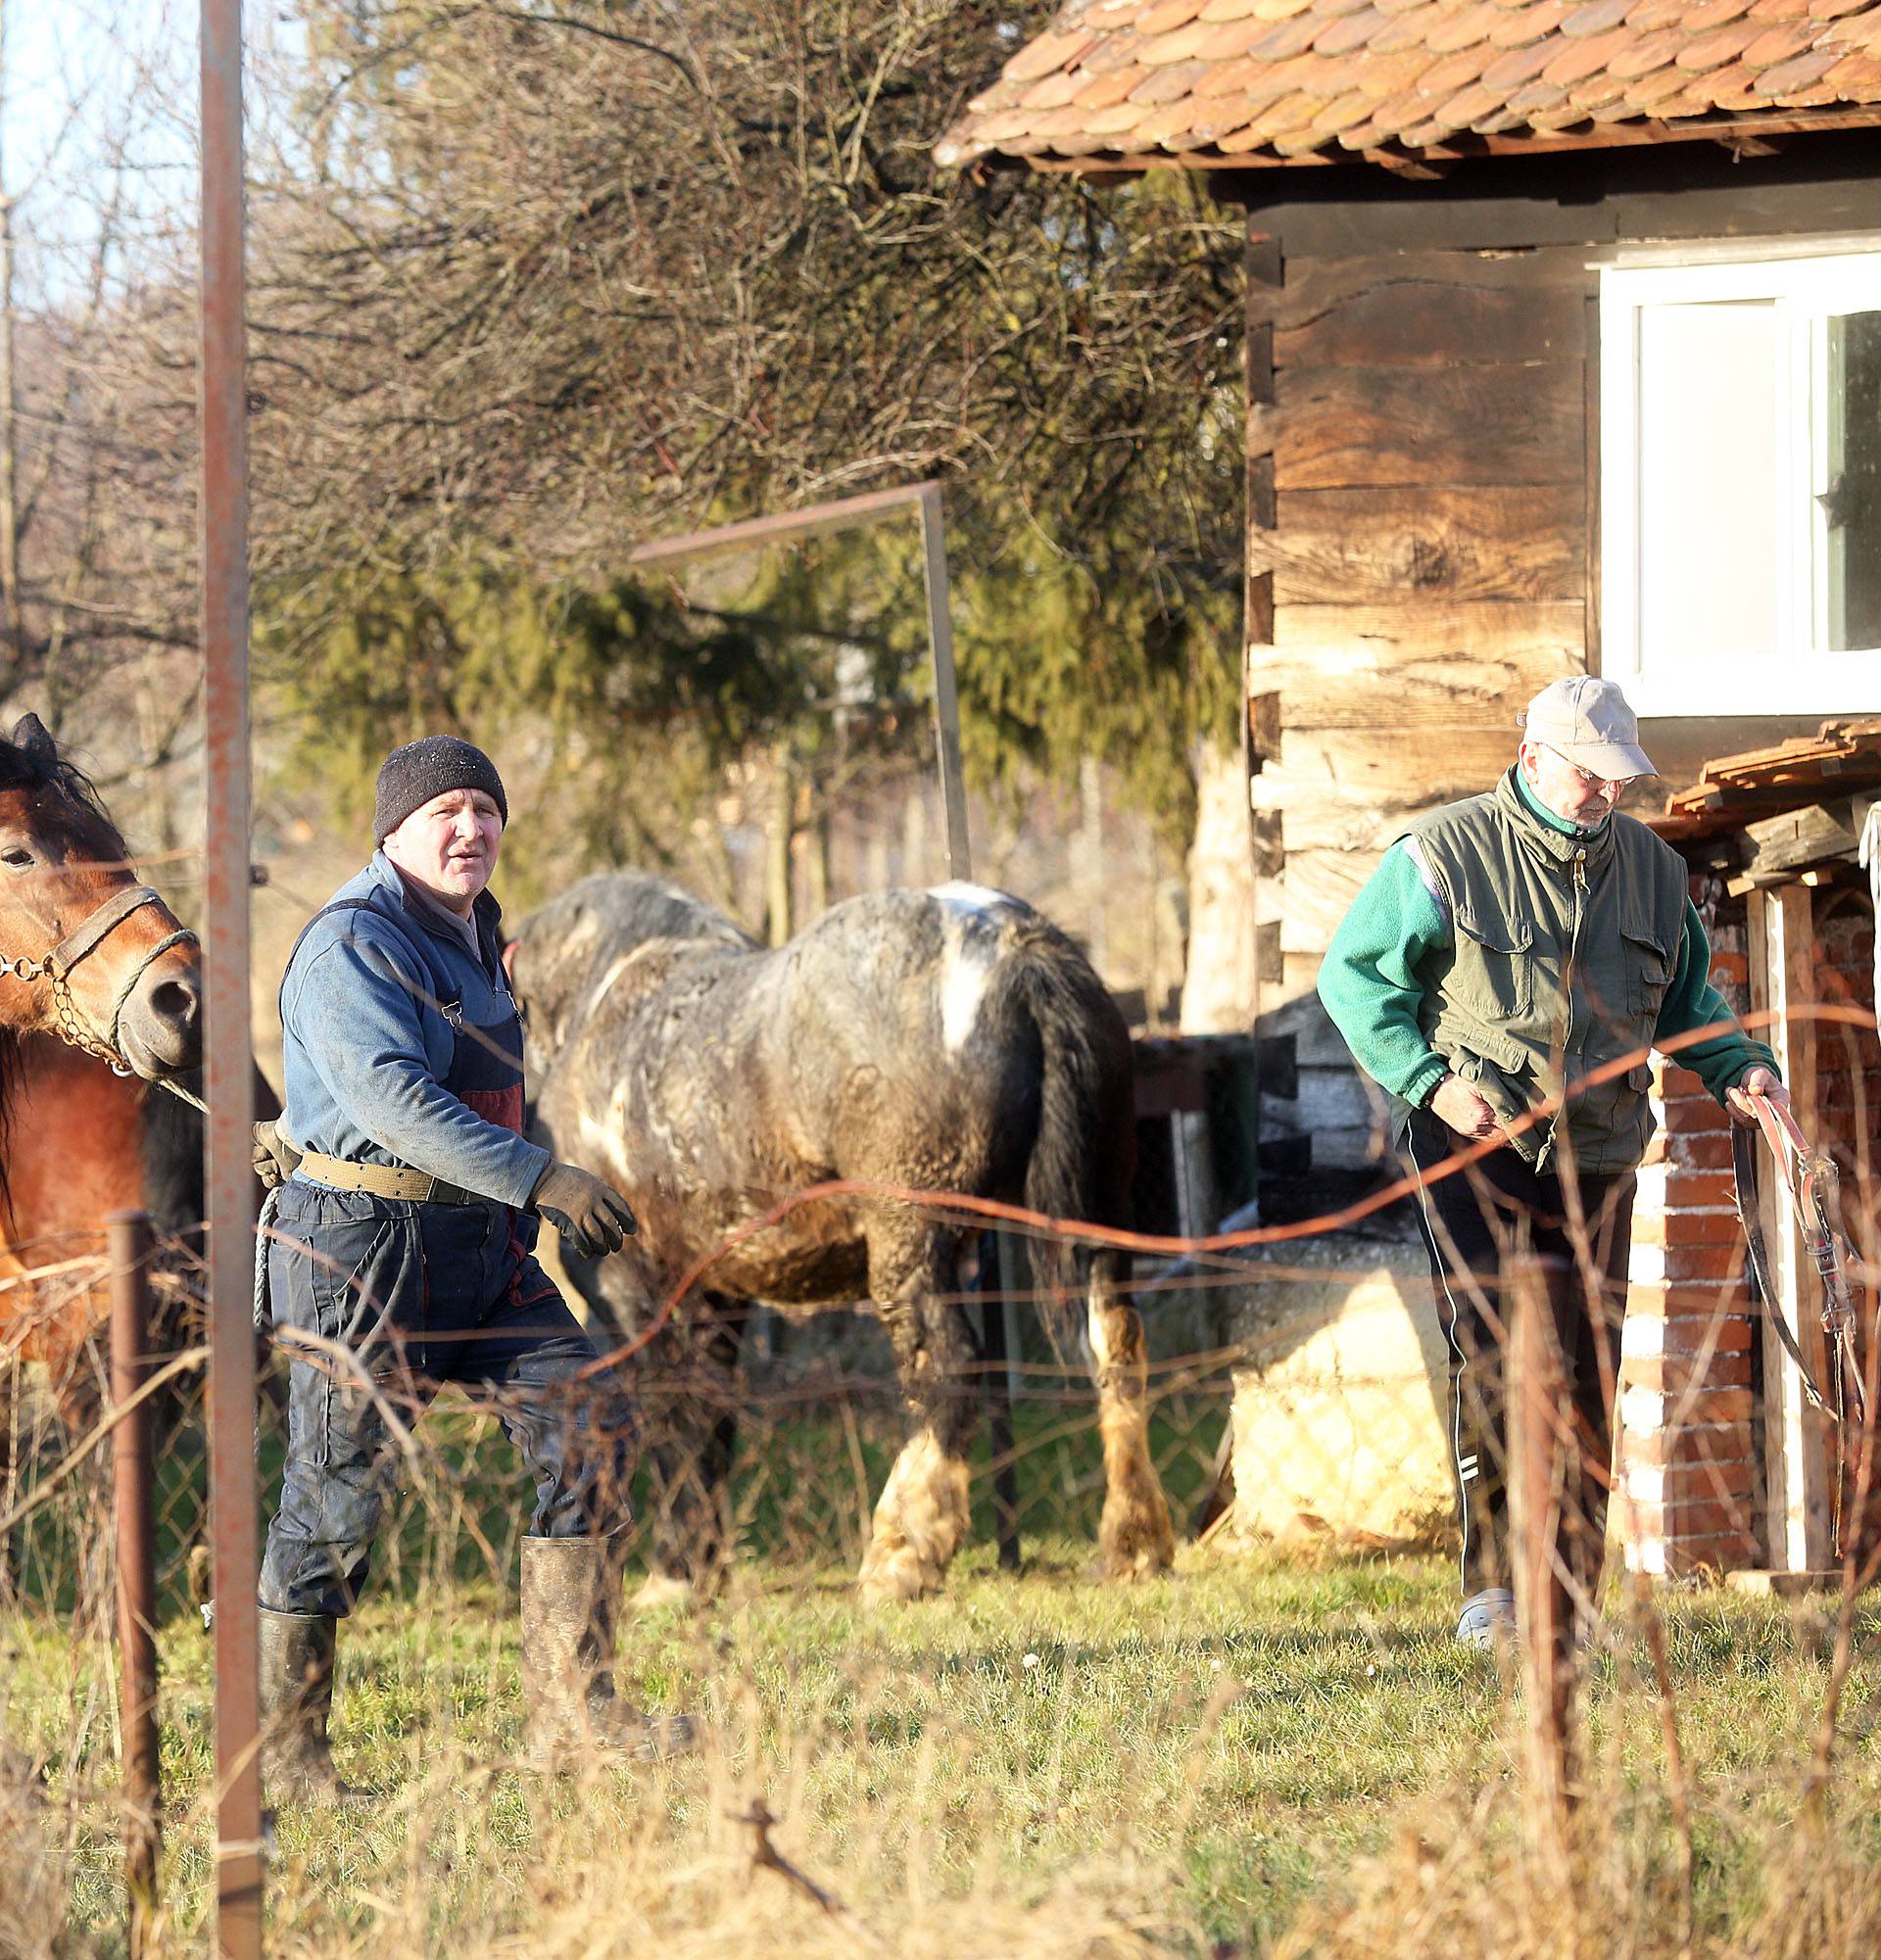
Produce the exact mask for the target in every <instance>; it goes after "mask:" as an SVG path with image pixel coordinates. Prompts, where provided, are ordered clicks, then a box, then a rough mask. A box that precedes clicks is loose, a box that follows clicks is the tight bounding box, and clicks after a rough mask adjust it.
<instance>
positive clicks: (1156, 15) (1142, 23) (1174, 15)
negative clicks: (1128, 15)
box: [1136, 0, 1202, 34]
mask: <svg viewBox="0 0 1881 1960" xmlns="http://www.w3.org/2000/svg"><path fill="white" fill-rule="evenodd" d="M1201 11H1202V0H1156V4H1155V5H1154V6H1153V7H1151V8H1150V9H1149V10H1148V11H1147V12H1146V13H1142V14H1138V15H1137V17H1136V31H1137V32H1138V33H1139V34H1167V33H1171V32H1173V31H1174V30H1175V29H1176V28H1178V27H1185V26H1187V25H1188V24H1189V23H1190V22H1191V21H1192V20H1194V18H1195V16H1196V15H1197V14H1199V13H1200V12H1201Z"/></svg>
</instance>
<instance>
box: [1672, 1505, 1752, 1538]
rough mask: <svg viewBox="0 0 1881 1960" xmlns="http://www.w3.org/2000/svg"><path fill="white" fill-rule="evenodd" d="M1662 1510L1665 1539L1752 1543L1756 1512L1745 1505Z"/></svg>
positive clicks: (1677, 1507) (1684, 1507) (1696, 1506)
mask: <svg viewBox="0 0 1881 1960" xmlns="http://www.w3.org/2000/svg"><path fill="white" fill-rule="evenodd" d="M1666 1509H1667V1511H1668V1512H1669V1513H1670V1516H1669V1518H1668V1521H1667V1522H1668V1528H1667V1530H1666V1533H1665V1536H1666V1537H1667V1538H1671V1537H1677V1538H1680V1539H1684V1540H1688V1541H1689V1540H1691V1539H1693V1538H1701V1537H1703V1538H1713V1537H1714V1538H1722V1539H1727V1540H1729V1539H1733V1538H1735V1539H1736V1540H1738V1541H1739V1542H1740V1543H1743V1542H1746V1541H1751V1540H1753V1539H1754V1538H1755V1534H1756V1531H1757V1508H1756V1506H1754V1505H1752V1504H1750V1503H1749V1502H1748V1501H1740V1502H1736V1503H1733V1502H1732V1501H1731V1500H1729V1499H1724V1500H1722V1501H1713V1502H1712V1503H1710V1504H1673V1505H1668V1506H1666Z"/></svg>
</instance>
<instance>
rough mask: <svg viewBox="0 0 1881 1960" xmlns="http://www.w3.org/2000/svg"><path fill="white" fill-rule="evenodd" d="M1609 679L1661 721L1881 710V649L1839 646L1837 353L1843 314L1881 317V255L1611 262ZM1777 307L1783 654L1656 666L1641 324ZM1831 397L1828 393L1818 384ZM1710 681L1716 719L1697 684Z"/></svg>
mask: <svg viewBox="0 0 1881 1960" xmlns="http://www.w3.org/2000/svg"><path fill="white" fill-rule="evenodd" d="M1599 271H1600V347H1601V362H1600V366H1601V387H1600V458H1601V461H1600V539H1601V593H1602V601H1601V614H1602V617H1601V622H1600V625H1601V633H1600V644H1601V668H1602V671H1603V672H1604V673H1605V674H1606V675H1608V676H1609V677H1610V678H1611V679H1614V680H1616V681H1618V682H1620V683H1621V685H1622V686H1624V687H1625V689H1626V691H1627V694H1628V697H1629V698H1630V699H1632V700H1633V702H1634V704H1635V706H1636V707H1637V709H1638V711H1639V712H1640V713H1641V714H1643V715H1647V716H1664V715H1689V714H1692V713H1694V712H1703V713H1706V714H1712V715H1791V716H1795V715H1833V714H1844V713H1849V712H1864V711H1865V712H1873V711H1874V710H1875V708H1876V707H1877V706H1881V648H1859V649H1852V650H1849V651H1845V652H1831V651H1829V650H1828V649H1827V646H1826V641H1827V638H1828V634H1827V631H1826V626H1827V608H1828V582H1827V549H1826V547H1827V518H1826V514H1825V513H1824V511H1823V509H1822V506H1821V504H1820V503H1819V502H1817V501H1816V499H1817V496H1818V493H1819V492H1820V491H1822V490H1823V489H1824V488H1826V482H1825V471H1826V469H1827V455H1828V444H1827V419H1828V409H1829V404H1828V394H1827V387H1826V383H1827V379H1828V376H1827V349H1828V320H1829V318H1830V316H1831V314H1834V313H1845V312H1860V311H1881V245H1876V246H1873V247H1866V248H1863V249H1857V250H1852V251H1837V252H1833V253H1823V254H1817V255H1810V256H1783V257H1775V258H1770V257H1764V258H1758V259H1736V258H1724V259H1718V260H1710V259H1708V260H1706V261H1704V262H1701V263H1692V262H1686V263H1656V264H1651V265H1618V266H1616V265H1602V266H1601V267H1600V268H1599ZM1729 301H1768V302H1770V303H1771V304H1772V306H1773V307H1774V309H1775V311H1776V320H1777V344H1778V348H1779V360H1780V362H1781V365H1780V368H1779V373H1778V400H1779V403H1780V405H1781V409H1780V412H1781V415H1782V423H1781V426H1780V427H1779V429H1778V431H1777V437H1778V440H1777V444H1776V452H1777V456H1778V467H1779V468H1780V469H1781V471H1782V472H1783V481H1782V484H1781V486H1780V490H1779V499H1778V507H1779V508H1780V509H1782V510H1785V511H1787V512H1790V513H1792V515H1791V518H1790V521H1789V522H1788V523H1786V524H1785V525H1784V526H1783V527H1782V531H1781V534H1780V535H1779V536H1778V538H1777V539H1776V540H1775V565H1774V570H1775V576H1776V580H1777V592H1778V608H1777V644H1776V645H1773V646H1771V647H1770V648H1769V649H1768V655H1767V657H1766V658H1762V659H1756V660H1754V661H1730V662H1724V663H1720V664H1718V665H1715V666H1712V665H1708V664H1706V663H1704V662H1702V661H1701V660H1699V659H1696V658H1693V657H1691V656H1687V657H1686V658H1685V659H1684V660H1683V661H1682V662H1680V663H1666V662H1662V664H1661V665H1660V666H1659V667H1658V669H1657V670H1656V669H1655V666H1654V663H1653V661H1652V658H1651V649H1650V648H1646V647H1642V645H1640V621H1641V613H1642V604H1641V599H1642V594H1641V587H1640V563H1639V544H1640V523H1641V514H1642V505H1643V502H1644V499H1643V496H1642V486H1641V483H1640V442H1639V406H1640V368H1639V362H1640V331H1639V329H1640V318H1641V314H1642V312H1643V311H1644V310H1645V309H1646V308H1648V307H1652V306H1669V305H1680V304H1684V305H1698V304H1705V303H1708V302H1709V303H1717V302H1729ZM1818 377H1819V378H1820V379H1821V381H1822V382H1823V384H1824V385H1823V386H1820V387H1818V386H1815V385H1814V383H1815V381H1816V380H1817V378H1818ZM1700 679H1702V682H1703V690H1702V698H1703V706H1702V708H1698V707H1695V703H1694V693H1693V683H1694V681H1695V680H1700Z"/></svg>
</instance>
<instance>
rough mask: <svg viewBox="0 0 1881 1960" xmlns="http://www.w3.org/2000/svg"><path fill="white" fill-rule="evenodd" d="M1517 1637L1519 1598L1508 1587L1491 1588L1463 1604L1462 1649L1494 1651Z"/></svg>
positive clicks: (1459, 1637) (1459, 1624)
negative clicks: (1491, 1649)
mask: <svg viewBox="0 0 1881 1960" xmlns="http://www.w3.org/2000/svg"><path fill="white" fill-rule="evenodd" d="M1515 1637H1516V1596H1515V1594H1513V1593H1512V1592H1511V1591H1510V1590H1509V1588H1508V1587H1507V1586H1491V1587H1490V1588H1489V1589H1488V1590H1487V1591H1486V1592H1482V1593H1477V1594H1474V1595H1473V1596H1472V1597H1471V1598H1470V1599H1468V1600H1466V1601H1464V1602H1463V1612H1462V1614H1461V1615H1460V1616H1459V1618H1458V1620H1457V1645H1458V1646H1459V1647H1479V1648H1484V1649H1488V1648H1492V1647H1495V1646H1497V1645H1498V1644H1499V1643H1501V1642H1503V1641H1512V1640H1514V1639H1515Z"/></svg>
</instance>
